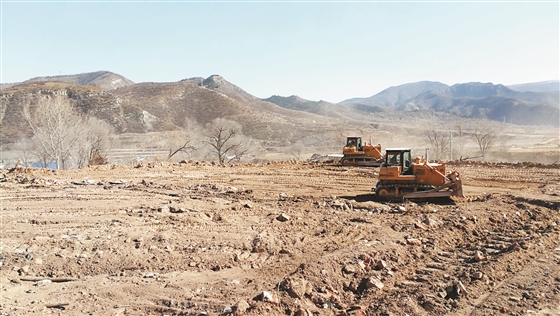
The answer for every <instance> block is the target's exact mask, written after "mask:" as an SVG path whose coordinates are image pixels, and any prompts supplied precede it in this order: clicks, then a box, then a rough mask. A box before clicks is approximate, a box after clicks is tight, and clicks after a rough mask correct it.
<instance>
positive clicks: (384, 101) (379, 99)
mask: <svg viewBox="0 0 560 316" xmlns="http://www.w3.org/2000/svg"><path fill="white" fill-rule="evenodd" d="M448 87H449V86H448V85H446V84H444V83H441V82H434V81H420V82H415V83H407V84H403V85H400V86H396V87H390V88H387V89H385V90H383V91H381V92H379V93H378V94H376V95H373V96H371V97H368V98H353V99H348V100H344V101H342V102H339V104H353V103H357V104H363V105H371V106H380V107H387V108H393V107H395V106H397V105H398V104H401V103H403V102H405V101H406V100H409V99H411V98H414V97H416V96H417V95H419V94H420V93H423V92H427V91H444V90H445V89H447V88H448Z"/></svg>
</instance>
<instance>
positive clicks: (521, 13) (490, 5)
mask: <svg viewBox="0 0 560 316" xmlns="http://www.w3.org/2000/svg"><path fill="white" fill-rule="evenodd" d="M0 6H1V15H2V16H1V27H2V28H1V35H2V37H1V41H2V42H1V44H2V45H1V47H2V48H1V50H2V51H1V63H2V64H1V78H0V79H1V82H19V81H24V80H27V79H30V78H33V77H37V76H55V75H59V74H62V75H72V74H79V73H85V72H94V71H99V70H108V71H111V72H114V73H117V74H120V75H122V76H124V77H126V78H128V79H130V80H132V81H134V82H136V83H139V82H148V81H150V82H174V81H179V80H181V79H185V78H190V77H204V78H206V77H209V76H211V75H214V74H218V75H221V76H222V77H224V78H225V79H226V80H227V81H229V82H231V83H233V84H235V85H237V86H239V87H240V88H241V89H243V90H245V91H247V92H248V93H250V94H252V95H255V96H257V97H260V98H267V97H270V96H271V95H281V96H290V95H298V96H300V97H302V98H305V99H309V100H315V101H318V100H325V101H330V102H340V101H342V100H345V99H349V98H353V97H369V96H372V95H374V94H376V93H378V92H380V91H382V90H383V89H385V88H388V87H390V86H396V85H400V84H405V83H410V82H416V81H422V80H430V81H439V82H443V83H446V84H449V85H452V84H455V83H464V82H473V81H478V82H492V83H494V84H498V83H502V84H506V85H507V84H516V83H527V82H537V81H546V80H558V79H559V68H560V66H559V59H560V57H559V56H560V52H559V31H558V30H559V23H560V22H559V16H560V12H559V2H558V1H541V2H538V1H526V2H519V1H517V2H513V1H507V2H497V1H492V2H490V1H488V2H480V1H429V2H428V1H426V2H411V1H409V2H391V1H387V2H382V1H355V2H352V1H346V2H341V1H291V2H290V1H40V0H36V1H20V0H12V1H5V0H1V4H0Z"/></svg>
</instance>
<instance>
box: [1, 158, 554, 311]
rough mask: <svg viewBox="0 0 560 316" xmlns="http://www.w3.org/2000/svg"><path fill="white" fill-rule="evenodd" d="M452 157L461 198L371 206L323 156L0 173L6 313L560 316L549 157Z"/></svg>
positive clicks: (359, 183)
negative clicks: (491, 160) (314, 160)
mask: <svg viewBox="0 0 560 316" xmlns="http://www.w3.org/2000/svg"><path fill="white" fill-rule="evenodd" d="M448 169H457V170H459V171H460V172H461V175H462V179H463V184H464V192H465V195H466V196H467V198H465V199H453V200H425V201H414V202H413V201H404V202H400V203H398V202H391V203H385V202H384V203H380V202H377V201H375V199H374V198H373V196H371V195H370V193H371V188H372V187H373V186H374V185H375V182H376V176H377V174H376V169H369V168H356V167H352V168H350V167H340V166H335V165H329V164H309V163H295V162H284V163H275V164H263V165H238V166H226V167H224V166H215V165H211V164H207V163H197V162H184V163H177V164H170V163H169V164H168V163H154V164H149V165H138V166H136V167H135V168H129V167H125V166H120V165H108V166H98V167H88V168H83V169H80V170H69V171H51V170H46V169H23V168H19V169H11V170H3V171H2V173H1V174H0V203H1V210H2V211H1V240H0V250H1V252H0V261H1V266H0V283H1V284H0V292H1V303H0V315H29V314H58V315H145V314H149V315H229V314H232V315H298V316H310V315H502V314H503V315H525V314H528V315H559V314H560V244H559V242H560V228H559V226H558V225H560V172H559V167H558V166H557V165H552V166H550V165H548V166H547V165H537V164H460V165H453V166H448Z"/></svg>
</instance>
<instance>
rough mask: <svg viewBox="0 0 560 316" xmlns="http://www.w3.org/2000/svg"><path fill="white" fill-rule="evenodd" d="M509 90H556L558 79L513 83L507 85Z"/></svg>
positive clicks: (559, 88) (559, 89)
mask: <svg viewBox="0 0 560 316" xmlns="http://www.w3.org/2000/svg"><path fill="white" fill-rule="evenodd" d="M507 87H508V88H510V89H511V90H515V91H520V92H527V91H532V92H556V93H558V91H560V81H558V80H551V81H541V82H532V83H521V84H514V85H509V86H507Z"/></svg>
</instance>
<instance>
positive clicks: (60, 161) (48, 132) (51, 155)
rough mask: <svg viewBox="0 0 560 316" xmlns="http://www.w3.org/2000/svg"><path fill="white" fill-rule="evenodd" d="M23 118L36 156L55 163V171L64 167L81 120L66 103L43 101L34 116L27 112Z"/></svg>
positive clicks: (59, 98) (62, 99)
mask: <svg viewBox="0 0 560 316" xmlns="http://www.w3.org/2000/svg"><path fill="white" fill-rule="evenodd" d="M25 117H26V119H27V122H28V123H29V126H30V127H31V129H32V131H33V141H34V143H35V144H36V146H37V155H38V156H40V157H43V158H47V159H48V160H50V161H55V162H56V168H57V169H61V168H62V169H64V168H66V167H67V163H68V159H69V158H70V150H71V149H72V147H73V146H74V145H75V144H76V141H77V140H78V137H77V136H78V135H79V134H80V132H81V130H80V126H82V124H81V123H82V121H83V119H82V117H80V116H79V115H77V114H75V113H74V110H73V108H72V105H71V104H70V102H69V100H67V99H64V98H63V97H54V98H46V99H44V100H42V101H41V102H40V103H39V104H38V106H37V109H36V111H35V113H34V115H31V114H30V113H26V114H25ZM45 162H46V163H48V162H47V161H45Z"/></svg>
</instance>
